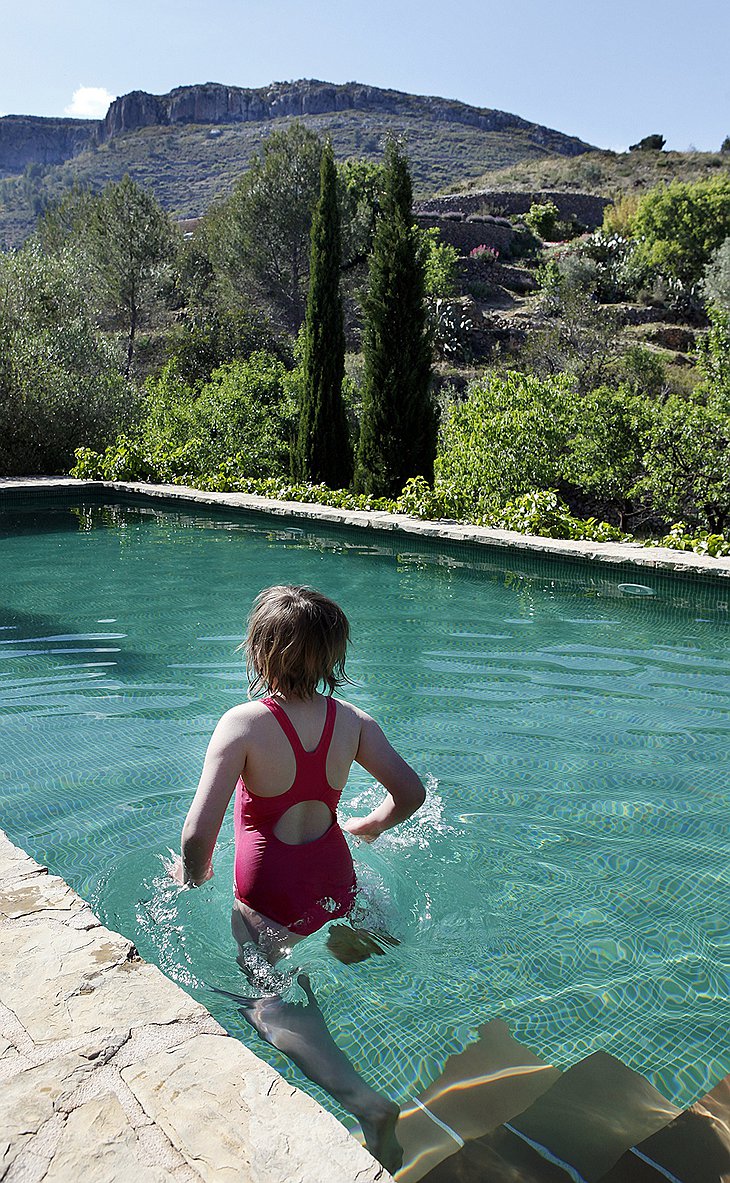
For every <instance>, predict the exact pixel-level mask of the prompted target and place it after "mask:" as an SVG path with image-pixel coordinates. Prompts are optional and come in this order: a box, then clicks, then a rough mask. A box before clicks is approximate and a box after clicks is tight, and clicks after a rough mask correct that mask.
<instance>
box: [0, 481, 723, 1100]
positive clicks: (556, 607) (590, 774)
mask: <svg viewBox="0 0 730 1183" xmlns="http://www.w3.org/2000/svg"><path fill="white" fill-rule="evenodd" d="M0 526H2V538H3V543H2V547H3V556H4V562H3V563H2V566H1V568H0V586H1V589H2V591H1V597H0V599H1V602H2V605H3V607H2V618H1V619H0V626H1V628H0V675H1V677H0V694H1V695H2V703H1V704H0V724H1V725H2V730H3V744H2V753H1V754H0V769H1V777H0V805H1V808H2V822H1V823H0V824H2V825H3V827H4V828H5V829H6V830H7V831H8V833H9V835H10V837H11V838H12V839H13V840H14V841H16V842H18V843H19V844H21V845H22V846H24V847H25V848H26V849H27V850H28V851H29V852H30V853H31V854H32V855H33V856H34V857H36V858H38V859H40V860H41V861H44V862H47V863H49V864H50V866H51V867H52V869H53V870H54V871H56V872H58V873H59V874H61V875H63V876H64V877H65V878H66V879H67V880H68V881H69V882H70V883H71V884H72V886H73V887H74V888H75V889H76V890H77V891H79V892H80V894H81V895H83V896H85V897H86V898H87V899H89V900H90V902H91V904H92V906H93V907H94V908H95V910H96V911H97V912H98V914H99V915H100V917H101V919H102V920H103V921H104V923H106V924H108V925H109V926H110V927H112V928H115V929H118V930H120V931H121V932H123V933H125V935H127V936H130V937H131V938H132V939H134V940H135V942H136V944H137V946H138V948H139V950H140V952H141V954H142V955H143V956H144V957H146V958H148V959H149V960H152V961H155V962H156V963H157V964H159V965H160V966H161V968H162V969H163V970H164V971H165V972H166V973H167V974H168V975H169V976H170V977H172V978H174V979H175V980H176V981H178V982H179V983H180V984H181V985H183V986H184V987H185V988H186V989H188V990H190V991H191V992H192V993H194V994H195V995H196V996H197V997H198V998H199V999H200V1000H201V1001H202V1002H203V1003H204V1004H205V1005H206V1006H207V1007H208V1008H209V1009H210V1010H211V1011H212V1012H213V1013H214V1014H215V1015H216V1017H217V1018H218V1019H219V1021H221V1022H222V1023H223V1024H224V1026H226V1027H227V1028H228V1030H230V1031H231V1032H232V1033H234V1034H236V1035H238V1036H240V1038H242V1039H243V1040H244V1041H245V1042H246V1043H247V1044H249V1046H251V1047H252V1048H254V1050H255V1051H256V1052H257V1054H259V1055H261V1056H262V1057H263V1058H266V1059H269V1060H270V1062H272V1063H274V1064H275V1065H276V1066H277V1067H278V1068H280V1069H281V1070H282V1071H284V1072H285V1073H286V1074H287V1075H288V1076H289V1078H290V1079H293V1080H295V1081H297V1083H304V1082H302V1081H301V1080H300V1079H298V1077H297V1074H296V1072H295V1070H294V1069H293V1068H291V1067H290V1066H288V1065H287V1064H286V1062H285V1061H283V1060H282V1059H281V1058H280V1057H279V1056H278V1055H277V1053H276V1052H274V1051H272V1050H271V1049H269V1048H267V1047H266V1046H265V1045H263V1044H261V1043H260V1042H259V1041H258V1040H257V1038H256V1036H255V1035H254V1034H253V1033H252V1032H250V1030H249V1028H248V1027H247V1026H246V1025H245V1024H244V1022H243V1020H242V1019H241V1018H240V1016H239V1014H238V1011H237V1008H236V1006H235V1004H234V1003H233V1002H232V1001H230V1000H229V999H227V998H226V997H225V996H223V995H221V994H219V993H217V991H216V988H217V989H218V990H227V991H230V992H232V993H236V992H241V991H242V990H243V992H244V993H245V992H247V988H246V986H245V983H242V979H241V975H240V973H239V971H238V969H237V967H236V965H235V962H234V959H233V945H232V941H231V938H230V933H229V904H230V894H231V887H230V883H231V877H232V867H233V835H232V820H231V818H230V815H229V818H228V820H227V823H226V827H225V828H224V831H223V834H222V837H221V843H220V849H219V852H218V854H217V857H216V864H215V865H216V876H215V879H214V880H213V881H212V882H211V883H210V884H207V885H205V886H204V887H203V888H202V889H201V890H199V891H196V892H185V893H182V894H178V893H176V892H175V891H173V890H171V889H170V888H168V887H167V885H166V884H165V882H164V877H163V876H162V875H161V863H160V855H161V854H163V853H164V852H165V851H166V849H167V847H168V846H170V845H174V844H175V843H176V842H177V839H178V836H179V830H180V825H181V822H182V819H183V817H184V815H185V812H186V810H187V806H188V804H189V801H190V798H191V795H192V792H193V790H194V787H195V784H196V782H197V777H198V774H199V770H200V765H201V761H202V756H203V752H204V750H205V745H206V743H207V739H208V737H209V735H210V732H211V730H212V727H213V725H214V723H215V721H216V720H217V718H218V717H219V715H220V714H221V713H222V712H223V711H224V710H225V709H227V708H228V707H229V706H231V705H232V704H233V703H234V702H236V701H239V700H240V698H241V697H243V696H244V694H245V690H244V689H243V687H244V678H243V670H242V661H241V657H240V655H238V654H237V653H236V652H235V648H236V645H237V644H238V642H239V640H240V638H241V633H242V628H243V621H244V618H245V615H246V612H247V609H248V606H249V604H250V601H251V599H252V598H253V596H254V595H255V593H256V592H257V591H259V590H260V588H261V587H263V586H266V585H267V584H270V583H275V582H285V581H286V582H304V583H310V584H312V585H314V586H317V587H320V588H322V589H323V590H325V591H326V592H327V593H328V594H330V595H331V596H333V597H334V598H335V599H337V600H339V601H340V602H341V603H342V604H343V606H344V607H345V609H346V610H347V612H348V615H349V616H350V619H351V623H352V626H353V638H354V644H353V649H352V657H351V660H350V663H349V669H350V673H351V676H352V677H353V678H354V679H355V682H356V685H355V686H354V687H353V688H352V690H351V693H350V697H351V698H352V699H353V701H356V702H357V703H359V704H360V705H361V706H362V707H364V708H365V709H366V710H368V711H370V712H371V713H373V714H374V715H375V716H376V717H377V718H378V719H379V720H380V721H381V722H382V724H383V726H384V728H385V730H386V731H387V733H388V734H389V736H390V737H391V738H392V739H393V741H394V743H395V744H396V746H397V747H399V748H400V749H401V750H402V751H403V753H404V755H405V756H406V758H407V759H409V760H410V761H411V762H412V763H413V764H414V765H415V767H416V768H418V770H419V771H420V772H421V774H422V776H423V777H424V778H425V779H426V780H427V781H428V782H429V785H430V796H429V801H428V804H427V806H426V809H425V810H424V811H422V813H421V814H420V815H417V816H416V817H415V818H412V819H410V820H409V822H407V823H406V824H405V825H404V826H403V827H401V828H400V829H398V830H396V831H393V832H392V833H390V834H388V835H386V836H384V837H383V838H382V839H381V840H380V841H379V842H378V843H377V844H376V845H374V846H372V847H358V848H357V850H356V858H357V860H358V863H359V870H360V878H361V881H362V883H363V885H364V893H365V897H366V904H365V906H366V907H367V908H369V909H370V911H371V914H372V915H373V916H374V917H375V918H376V919H377V920H378V921H380V922H383V923H385V924H386V925H387V927H388V928H389V930H390V931H391V932H392V933H393V934H394V936H396V937H397V938H398V940H399V941H400V944H399V946H398V947H397V948H396V949H394V950H393V951H391V952H389V953H388V955H387V956H385V957H378V958H372V959H371V960H370V961H368V962H366V963H363V964H361V965H357V966H350V967H347V966H343V965H341V964H339V963H338V962H335V961H333V960H332V959H331V958H330V957H329V956H328V954H327V953H326V951H325V948H324V939H323V936H322V934H318V935H316V936H315V937H313V938H311V939H310V940H309V941H307V942H306V943H305V944H304V945H302V946H300V947H299V948H298V950H297V959H298V960H299V961H301V962H302V963H304V964H306V965H307V967H308V969H309V971H310V973H311V976H312V981H313V984H314V986H315V989H316V992H317V995H318V998H319V1000H320V1004H321V1005H322V1008H323V1010H324V1012H325V1015H326V1017H327V1019H328V1021H329V1023H330V1026H331V1028H332V1030H333V1032H334V1033H335V1035H336V1037H337V1039H338V1041H339V1042H340V1043H341V1044H342V1046H343V1047H344V1048H345V1050H346V1051H347V1052H348V1054H349V1055H350V1056H351V1058H352V1059H353V1060H354V1061H355V1062H356V1064H357V1065H358V1066H359V1067H360V1068H361V1070H362V1071H363V1073H364V1074H365V1075H366V1076H367V1077H368V1079H369V1080H370V1081H371V1083H373V1084H374V1085H376V1086H379V1087H381V1088H382V1089H384V1090H385V1091H387V1092H389V1093H390V1094H391V1095H393V1096H394V1097H395V1099H396V1100H400V1101H403V1100H404V1099H405V1098H407V1097H409V1096H412V1095H414V1094H415V1093H417V1092H418V1091H419V1090H420V1089H421V1088H422V1087H423V1086H424V1085H425V1084H426V1083H428V1082H429V1081H430V1080H431V1079H433V1078H434V1077H435V1076H436V1075H437V1074H438V1072H439V1071H440V1068H441V1066H442V1064H443V1062H444V1060H445V1058H446V1056H447V1055H448V1054H449V1053H451V1052H455V1051H458V1050H460V1049H461V1048H462V1047H464V1046H465V1044H466V1043H468V1042H469V1040H470V1039H472V1038H473V1037H474V1034H475V1031H476V1028H477V1027H478V1026H479V1025H480V1024H481V1023H483V1022H485V1021H486V1020H487V1019H489V1018H493V1017H500V1018H502V1019H504V1020H505V1021H506V1022H507V1024H508V1025H509V1027H510V1030H511V1031H512V1034H513V1035H514V1036H515V1037H516V1038H517V1039H518V1040H519V1041H520V1042H521V1043H523V1044H526V1045H528V1046H530V1047H531V1048H533V1049H534V1050H535V1051H537V1052H538V1053H540V1054H541V1055H543V1056H544V1057H545V1058H546V1059H549V1060H550V1061H552V1062H553V1063H555V1064H557V1065H558V1066H561V1067H567V1066H568V1065H570V1064H572V1063H574V1062H575V1061H577V1060H579V1059H581V1058H582V1057H583V1056H585V1055H586V1054H587V1053H588V1052H589V1051H591V1050H595V1049H598V1048H602V1049H604V1050H606V1051H609V1052H612V1053H613V1054H614V1055H616V1056H618V1057H619V1058H620V1059H622V1060H623V1061H624V1062H625V1063H626V1064H628V1065H629V1066H631V1067H633V1068H635V1069H636V1070H637V1071H639V1072H641V1073H642V1074H643V1075H645V1076H646V1077H647V1078H648V1079H649V1080H650V1081H651V1082H652V1083H653V1084H654V1085H655V1086H656V1087H657V1088H658V1089H659V1090H660V1091H661V1092H662V1093H663V1094H664V1095H665V1096H667V1097H669V1098H670V1099H672V1100H674V1101H676V1102H677V1103H679V1104H686V1103H687V1102H689V1101H691V1100H693V1099H694V1098H695V1097H697V1096H699V1095H701V1094H702V1093H703V1092H704V1091H706V1089H708V1088H709V1087H711V1085H712V1084H714V1083H715V1082H716V1081H717V1080H718V1079H720V1078H721V1077H722V1076H723V1075H724V1074H725V1073H726V1072H727V1071H728V1068H730V1052H729V1051H728V1048H727V1030H728V1025H729V1024H728V1019H729V1018H730V1005H729V1004H728V963H729V961H730V937H729V930H730V924H729V923H728V919H727V917H728V915H729V914H730V872H729V870H728V859H727V854H728V839H727V806H728V796H729V795H730V794H729V793H728V768H729V765H730V759H729V757H728V751H729V750H730V748H729V745H728V738H729V736H730V682H729V680H728V672H730V646H729V645H728V635H729V634H728V605H727V591H724V592H723V590H722V589H720V588H715V587H714V586H712V585H707V584H705V585H703V584H701V583H699V582H690V581H679V580H673V581H670V580H663V579H659V578H653V577H646V578H645V577H643V576H642V582H641V583H637V578H636V576H635V575H634V576H631V575H627V574H626V573H625V572H624V573H622V572H621V571H619V570H616V571H613V570H609V571H605V570H604V569H602V568H598V567H590V566H587V565H585V566H578V565H571V564H569V563H557V562H556V563H552V564H549V565H548V564H545V563H543V564H542V565H540V564H539V563H536V562H535V560H534V559H532V558H522V557H520V556H514V557H510V558H508V559H507V558H505V556H504V555H502V556H500V555H498V554H492V553H490V552H487V551H483V550H482V551H480V552H477V550H476V549H475V548H471V549H469V548H466V547H464V548H462V549H461V550H457V549H451V550H448V551H444V550H442V551H441V552H438V551H436V550H434V549H433V548H431V547H429V546H428V545H427V544H426V543H417V542H415V541H413V540H410V539H409V540H404V539H400V540H398V539H397V538H396V539H393V538H390V537H385V538H384V537H382V536H376V535H374V534H372V533H368V534H363V533H362V532H357V533H356V532H352V531H351V532H348V531H346V530H341V531H333V532H331V533H329V534H327V533H325V532H323V531H322V530H320V529H319V528H318V527H313V526H311V525H305V524H302V523H301V522H299V523H297V522H296V521H292V522H291V523H286V522H282V521H281V520H279V521H273V520H270V519H267V518H265V517H258V518H256V517H253V516H252V515H248V516H247V515H237V516H231V515H230V514H225V513H223V512H221V513H216V512H210V513H203V512H198V511H195V512H194V513H186V512H180V511H179V510H177V509H170V510H164V509H160V508H159V506H156V507H155V506H152V505H148V504H144V503H142V502H140V503H138V504H129V505H126V506H122V505H120V506H116V507H113V506H106V507H105V506H103V505H94V504H92V503H88V504H84V505H76V506H70V505H67V504H57V505H52V504H47V505H41V504H35V505H33V506H18V507H17V508H15V509H11V510H7V511H5V512H3V513H2V514H1V515H0ZM376 795H377V794H376V792H375V790H374V789H373V786H372V785H371V783H370V782H369V780H368V778H367V777H366V776H365V775H364V774H363V773H361V772H358V773H356V774H355V775H354V776H353V778H352V781H351V784H350V786H349V787H348V789H347V790H346V792H345V794H344V796H343V812H344V814H345V815H348V814H352V813H355V812H359V811H362V810H364V809H366V808H368V807H369V804H370V803H371V801H372V800H374V799H375V797H376ZM293 989H296V988H295V987H293ZM305 1087H306V1088H307V1089H308V1090H309V1091H310V1092H314V1093H315V1095H317V1096H318V1099H319V1100H321V1101H322V1102H323V1103H324V1104H325V1105H326V1106H327V1107H328V1108H331V1109H335V1107H334V1106H333V1104H332V1102H330V1101H329V1100H328V1098H326V1096H324V1094H321V1093H319V1092H317V1090H316V1089H314V1087H313V1086H311V1085H309V1084H308V1083H307V1084H305ZM335 1111H336V1109H335Z"/></svg>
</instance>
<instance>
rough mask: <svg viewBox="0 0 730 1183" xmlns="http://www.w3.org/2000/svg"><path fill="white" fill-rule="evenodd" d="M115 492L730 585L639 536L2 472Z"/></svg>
mask: <svg viewBox="0 0 730 1183" xmlns="http://www.w3.org/2000/svg"><path fill="white" fill-rule="evenodd" d="M88 495H91V496H93V497H95V498H96V497H98V496H99V495H106V496H107V497H108V496H109V495H112V496H114V497H121V498H124V499H126V498H129V497H132V498H133V499H134V500H135V501H138V502H139V501H145V500H146V501H151V502H153V503H154V502H157V503H163V504H166V505H167V506H168V507H169V506H178V507H181V508H182V507H184V506H185V505H191V506H205V507H207V508H220V509H234V510H239V511H244V512H248V513H253V514H256V515H259V516H261V515H266V516H269V517H272V518H274V519H275V518H287V519H294V520H298V521H301V522H309V523H320V524H322V525H326V526H328V527H331V526H335V527H343V526H344V527H348V528H353V527H354V528H356V529H360V530H363V531H375V532H379V533H381V534H382V533H386V534H389V535H390V536H391V537H393V536H398V535H400V536H401V537H403V538H411V539H413V540H418V539H423V540H424V541H431V542H433V543H436V544H437V545H441V546H443V547H445V548H453V547H455V546H456V547H459V546H464V545H465V544H466V545H469V546H470V547H474V548H479V549H483V551H484V552H485V553H487V552H491V553H492V554H501V555H502V559H504V557H505V554H509V555H510V557H513V556H527V557H532V558H543V559H557V560H563V561H568V562H570V561H572V562H578V563H592V564H596V563H598V564H605V565H606V566H607V567H608V568H611V569H613V570H616V569H619V570H620V569H624V570H626V572H627V573H631V572H633V574H634V575H638V574H640V572H641V571H643V572H646V573H647V574H648V573H650V572H655V573H659V574H667V575H681V576H685V577H690V578H694V579H700V580H708V581H712V582H713V583H714V582H720V583H721V584H723V583H725V582H726V581H727V586H728V587H730V556H726V557H725V558H718V559H713V558H711V557H709V556H707V555H697V554H694V553H693V552H691V551H676V550H671V549H669V547H660V546H644V545H643V544H642V543H639V542H630V543H628V542H584V541H577V540H574V539H564V538H541V537H538V536H537V535H532V534H519V533H517V532H516V531H513V530H492V529H489V528H487V527H486V526H471V525H467V524H465V523H463V522H452V521H437V522H429V521H422V520H421V519H420V518H413V517H409V516H407V515H406V514H392V513H382V512H375V511H366V510H350V509H336V508H333V507H332V506H328V505H315V504H310V503H307V502H301V501H276V500H274V499H272V498H269V497H258V496H255V495H254V494H249V493H211V492H203V491H201V490H200V489H192V488H187V487H186V486H183V485H152V484H146V483H144V482H142V481H82V480H75V479H73V478H71V477H33V478H20V477H18V478H0V505H2V504H3V503H5V504H6V505H8V506H10V505H12V504H13V503H14V502H17V503H21V502H25V503H27V502H28V501H29V500H33V499H35V498H40V499H47V498H53V497H59V496H61V497H63V496H65V497H68V496H72V497H73V496H76V497H81V498H83V497H85V496H88Z"/></svg>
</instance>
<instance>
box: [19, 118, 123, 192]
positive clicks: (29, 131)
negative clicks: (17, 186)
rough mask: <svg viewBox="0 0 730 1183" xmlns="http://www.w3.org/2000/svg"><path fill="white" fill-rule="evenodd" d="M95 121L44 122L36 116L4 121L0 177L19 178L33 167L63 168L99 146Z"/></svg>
mask: <svg viewBox="0 0 730 1183" xmlns="http://www.w3.org/2000/svg"><path fill="white" fill-rule="evenodd" d="M100 127H101V125H100V124H99V123H98V122H97V121H96V120H95V119H44V118H42V117H41V116H35V115H3V116H2V118H0V176H4V177H9V176H15V175H16V174H17V173H22V172H23V170H24V169H25V168H26V167H27V166H28V165H29V164H62V163H63V161H64V160H69V159H70V157H72V156H76V154H77V153H78V152H83V150H84V149H85V148H89V147H90V146H91V145H92V144H94V143H96V140H97V136H98V133H99V129H100Z"/></svg>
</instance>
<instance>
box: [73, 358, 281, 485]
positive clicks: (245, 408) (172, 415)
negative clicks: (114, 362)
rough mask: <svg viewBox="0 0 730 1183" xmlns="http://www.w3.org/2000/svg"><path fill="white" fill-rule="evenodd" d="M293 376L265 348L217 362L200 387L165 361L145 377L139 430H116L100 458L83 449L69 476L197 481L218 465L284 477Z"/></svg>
mask: <svg viewBox="0 0 730 1183" xmlns="http://www.w3.org/2000/svg"><path fill="white" fill-rule="evenodd" d="M298 377H299V376H298V373H297V371H293V372H291V371H288V370H287V369H286V367H285V366H284V365H283V363H282V362H280V361H279V360H278V359H277V358H275V357H272V356H271V355H270V354H267V353H254V354H252V355H251V357H249V358H247V359H246V360H245V361H243V360H239V361H234V362H230V363H229V364H227V365H225V366H221V367H219V369H217V370H215V371H214V372H213V374H212V375H211V378H210V381H209V382H207V383H205V384H204V385H202V386H197V387H193V386H190V385H189V384H188V383H187V382H185V381H184V380H183V379H182V378H181V377H180V375H179V374H178V373H177V371H176V369H175V366H174V365H168V366H166V367H165V368H164V369H163V371H162V373H161V374H160V376H159V378H157V379H156V380H155V381H150V382H148V386H147V389H148V402H147V414H146V417H145V419H144V420H143V422H142V423H141V425H140V427H139V429H138V431H137V434H136V435H135V436H134V437H132V438H129V437H127V436H121V437H120V438H119V439H118V440H117V441H116V443H115V444H113V445H111V446H110V447H109V448H107V450H106V451H105V452H104V454H103V456H101V458H100V459H98V460H97V459H95V454H94V453H91V454H90V453H89V451H88V449H81V450H80V452H79V453H77V463H76V466H75V467H74V469H73V470H72V475H74V476H89V477H90V476H100V477H102V478H103V479H105V480H157V481H177V480H180V479H183V478H184V479H185V480H186V481H188V480H191V481H192V480H194V481H196V482H197V481H198V480H199V479H202V478H204V477H206V476H207V475H208V474H210V473H216V472H219V471H225V472H227V471H233V472H235V473H236V475H237V476H239V477H240V478H242V479H244V478H259V479H260V478H266V477H285V476H286V475H287V474H288V472H289V460H290V449H291V441H292V438H293V433H294V431H295V429H296V423H297V399H296V389H297V382H298Z"/></svg>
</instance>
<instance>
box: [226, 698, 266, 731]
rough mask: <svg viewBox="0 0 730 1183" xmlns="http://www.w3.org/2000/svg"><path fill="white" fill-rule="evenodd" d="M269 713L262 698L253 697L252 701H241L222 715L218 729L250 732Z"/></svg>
mask: <svg viewBox="0 0 730 1183" xmlns="http://www.w3.org/2000/svg"><path fill="white" fill-rule="evenodd" d="M268 715H269V711H268V709H267V707H265V706H264V704H263V701H262V700H261V699H260V698H258V699H253V700H252V701H251V702H240V703H238V704H237V706H234V707H231V708H230V710H228V711H226V713H225V715H222V716H221V718H220V719H219V721H218V726H217V728H216V730H217V731H227V732H236V731H237V732H240V733H244V732H248V731H250V730H251V728H252V727H255V726H256V724H257V723H258V721H259V720H260V719H263V718H266V717H267V716H268Z"/></svg>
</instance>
